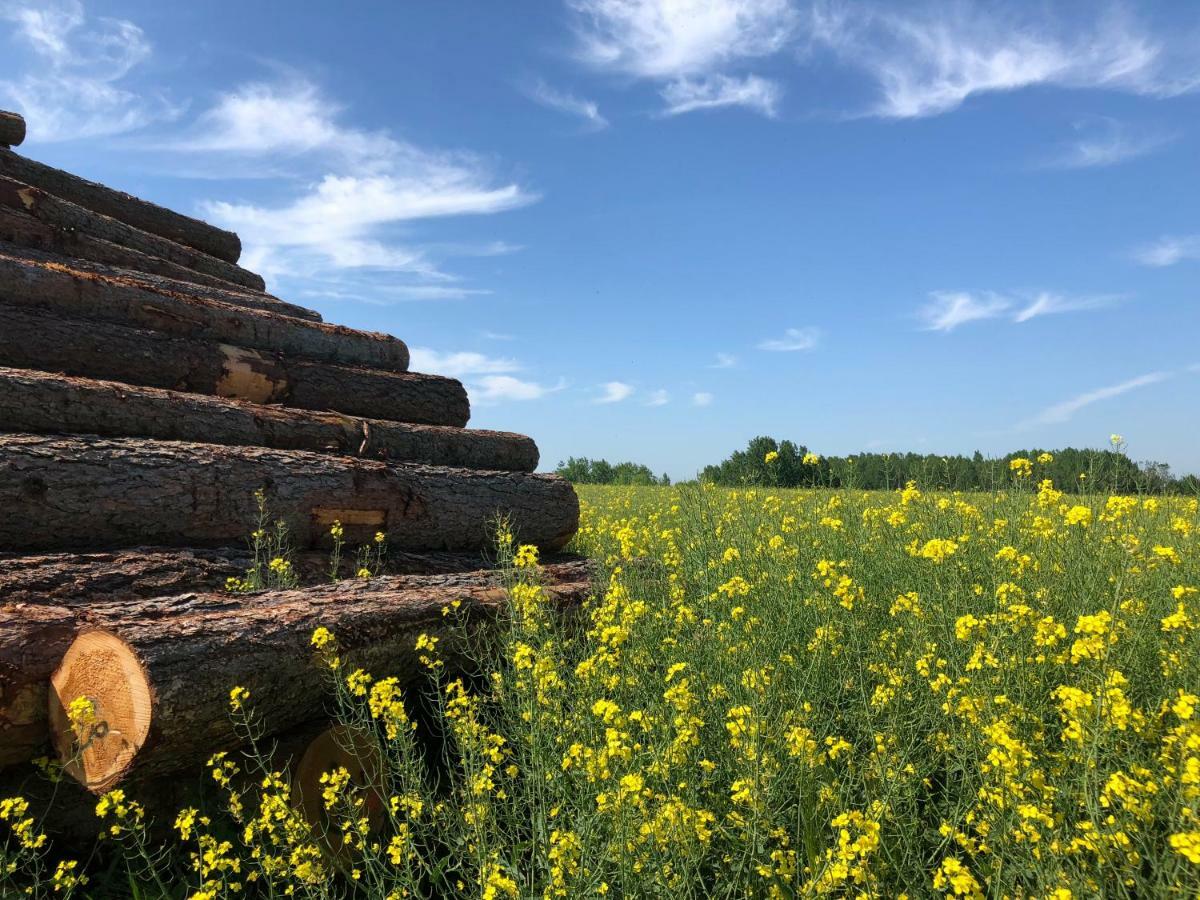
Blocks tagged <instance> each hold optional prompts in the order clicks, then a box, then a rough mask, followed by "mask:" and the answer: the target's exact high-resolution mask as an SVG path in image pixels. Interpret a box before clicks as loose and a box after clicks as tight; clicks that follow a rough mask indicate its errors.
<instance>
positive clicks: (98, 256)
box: [0, 206, 321, 322]
mask: <svg viewBox="0 0 1200 900" xmlns="http://www.w3.org/2000/svg"><path fill="white" fill-rule="evenodd" d="M0 241H7V242H8V243H10V244H16V245H17V246H19V247H26V248H28V249H30V250H41V251H44V252H46V253H56V254H58V255H60V256H70V257H72V258H74V259H81V260H88V261H89V262H96V263H102V264H103V265H108V266H116V267H118V268H122V269H128V270H129V271H131V272H143V273H149V274H153V275H160V276H163V277H165V278H170V279H172V280H174V281H177V282H181V283H184V284H188V285H190V286H192V287H193V288H194V286H195V285H206V286H208V287H215V288H221V289H224V290H226V291H230V292H231V295H235V294H236V293H237V292H240V291H245V290H246V289H245V288H243V287H241V286H239V285H236V284H232V283H230V282H228V281H224V280H223V279H220V278H214V277H213V276H211V275H205V274H203V273H201V272H197V271H195V270H194V269H188V268H186V267H184V266H180V265H176V264H175V263H173V262H168V261H167V260H165V259H159V258H158V257H157V256H150V255H149V254H147V253H142V252H141V251H140V250H133V249H131V248H129V247H122V246H121V245H120V244H114V243H112V242H110V241H106V240H104V239H103V238H98V237H94V236H92V235H90V234H85V233H84V232H82V231H73V230H71V229H67V228H55V227H54V226H52V225H47V224H46V223H45V222H40V221H38V220H37V219H35V218H34V217H33V216H31V215H29V214H28V213H25V212H21V211H20V210H16V209H10V208H9V207H7V206H0ZM179 290H187V289H186V288H183V287H182V285H181V286H180V288H179ZM250 297H251V299H253V300H256V301H257V306H258V307H259V308H262V309H273V310H275V311H277V312H282V313H285V314H287V315H293V316H296V317H297V318H301V319H312V320H313V321H316V322H319V321H321V317H320V316H319V315H318V314H317V313H315V312H313V311H312V310H306V309H305V308H304V307H302V306H294V305H293V304H290V303H286V304H285V303H283V301H279V302H273V301H274V298H272V297H270V296H269V295H266V296H258V295H256V294H251V295H250ZM264 300H265V302H264ZM227 302H232V301H227ZM243 305H247V306H249V305H254V304H252V303H251V302H249V301H247V302H246V303H244V304H243Z"/></svg>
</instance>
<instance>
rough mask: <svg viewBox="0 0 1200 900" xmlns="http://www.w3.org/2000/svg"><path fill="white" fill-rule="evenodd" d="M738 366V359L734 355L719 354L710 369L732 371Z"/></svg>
mask: <svg viewBox="0 0 1200 900" xmlns="http://www.w3.org/2000/svg"><path fill="white" fill-rule="evenodd" d="M736 365H737V357H736V356H734V355H733V354H732V353H718V354H717V361H716V362H714V363H713V364H712V365H711V366H709V368H710V369H732V368H733V367H734V366H736Z"/></svg>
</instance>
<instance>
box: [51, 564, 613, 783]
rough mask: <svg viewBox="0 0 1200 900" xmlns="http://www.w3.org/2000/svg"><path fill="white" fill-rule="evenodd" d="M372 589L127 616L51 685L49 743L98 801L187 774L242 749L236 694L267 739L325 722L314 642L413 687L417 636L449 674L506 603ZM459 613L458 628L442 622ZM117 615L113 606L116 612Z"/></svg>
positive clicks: (67, 663)
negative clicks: (76, 723)
mask: <svg viewBox="0 0 1200 900" xmlns="http://www.w3.org/2000/svg"><path fill="white" fill-rule="evenodd" d="M415 582H416V579H411V578H410V579H390V578H376V579H369V580H364V581H348V582H339V583H337V584H333V585H324V586H321V587H314V588H307V589H304V590H296V591H279V592H272V593H269V594H261V595H247V596H231V595H215V596H211V595H209V596H206V595H185V596H182V597H177V598H169V599H165V600H163V599H160V600H152V601H136V602H130V603H128V604H122V605H121V612H120V618H119V619H118V618H116V617H115V616H114V617H113V619H112V620H111V621H110V622H109V623H108V624H107V625H105V626H103V627H99V628H95V629H89V630H84V631H81V632H80V634H79V636H78V637H77V638H76V639H75V641H74V642H73V643H72V644H71V646H70V648H69V649H68V650H67V652H66V653H65V654H64V655H63V659H62V663H61V664H60V665H59V667H58V669H57V670H56V671H55V672H54V675H53V676H52V678H51V687H50V697H49V702H48V714H49V722H50V733H51V739H52V741H53V742H54V745H55V747H56V749H57V751H58V754H59V756H60V758H61V759H62V760H64V761H68V760H69V761H70V762H68V764H67V769H68V771H69V772H70V773H71V774H72V775H74V776H75V777H76V778H77V779H78V780H79V781H80V783H82V784H84V785H85V786H87V787H88V788H89V789H90V790H93V791H96V792H100V791H104V790H108V789H110V788H111V787H112V786H114V785H115V784H117V783H119V782H120V781H121V780H122V779H123V778H125V777H126V776H127V775H130V774H131V773H136V774H137V775H138V777H154V776H155V775H158V774H163V773H168V772H175V771H180V770H186V769H188V768H189V767H192V766H196V765H198V764H199V763H200V762H202V761H203V760H204V759H205V758H206V757H207V756H209V755H211V754H212V753H213V752H215V751H217V750H222V749H232V748H233V747H234V746H236V744H237V738H236V735H235V734H234V732H233V729H232V726H231V724H230V720H229V715H228V711H229V692H230V689H231V688H232V687H234V686H235V685H236V686H240V687H243V688H246V689H247V690H248V691H249V692H250V697H251V703H252V704H253V707H254V709H255V710H256V711H257V712H258V713H260V714H261V715H262V716H263V719H264V729H265V732H266V733H268V734H273V733H277V732H279V731H282V730H284V729H287V728H291V727H294V726H296V725H298V724H300V723H302V722H306V721H311V720H312V719H314V718H316V717H317V716H318V715H319V714H320V712H321V710H322V709H323V708H324V706H325V704H326V703H327V697H328V682H327V680H326V679H327V678H328V672H327V671H324V670H323V669H322V666H321V665H320V662H319V660H317V659H315V658H314V651H313V649H312V646H311V637H312V634H313V631H314V630H315V629H316V628H318V627H320V626H325V627H328V628H329V629H330V630H331V631H333V632H334V633H335V636H336V638H337V642H338V654H339V655H340V657H341V659H342V662H343V664H344V665H346V666H348V667H350V668H362V669H364V670H365V671H367V672H369V673H371V674H372V675H374V676H376V677H383V676H396V677H398V678H400V679H402V680H404V681H409V682H411V681H412V680H413V679H415V678H417V677H418V676H419V675H420V672H421V671H422V669H421V665H420V663H419V656H420V655H421V653H422V651H418V650H417V649H416V646H415V644H416V639H417V638H418V637H419V636H420V635H421V634H428V635H430V636H434V637H438V638H439V648H438V650H439V655H440V656H442V658H443V659H448V660H450V661H451V663H453V661H454V660H456V659H457V657H458V654H461V653H464V652H469V649H470V646H471V636H473V635H476V634H478V633H479V632H478V626H480V625H483V626H485V627H486V623H487V622H489V621H492V620H493V619H494V617H495V615H496V614H497V612H499V611H500V610H501V609H502V608H503V606H504V603H505V599H506V595H505V591H504V589H503V587H502V586H501V584H500V582H499V580H498V578H497V577H496V576H495V575H493V574H487V573H484V574H482V575H481V574H480V573H473V574H464V575H452V576H429V577H426V578H424V579H421V580H420V584H417V583H415ZM544 590H545V593H546V596H547V602H549V603H551V604H553V605H554V606H556V607H559V606H568V607H569V606H577V605H578V604H579V603H580V602H582V600H583V599H585V598H586V597H587V596H588V595H589V594H590V591H591V585H590V584H589V583H587V582H578V583H567V584H555V585H548V586H547V587H546V588H544ZM453 603H458V604H459V605H458V606H457V607H456V608H454V615H453V616H446V615H444V614H443V611H444V610H446V609H448V608H451V604H453ZM105 609H106V611H109V612H112V611H113V608H112V607H106V608H105ZM80 697H86V698H87V699H89V700H91V701H92V703H93V705H94V707H95V709H96V711H97V716H96V717H97V721H96V722H95V723H94V724H93V725H91V726H89V727H88V728H87V729H86V734H85V735H83V736H82V737H83V739H82V740H80V737H81V736H80V735H79V734H78V733H77V732H76V730H75V729H73V728H72V726H71V725H70V723H69V722H68V721H67V716H66V712H65V711H66V710H67V709H69V708H70V705H71V703H72V702H73V701H74V700H76V699H77V698H80Z"/></svg>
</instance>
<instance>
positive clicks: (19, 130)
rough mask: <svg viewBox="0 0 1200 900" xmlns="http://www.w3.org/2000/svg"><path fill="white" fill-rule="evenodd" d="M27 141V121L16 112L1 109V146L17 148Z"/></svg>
mask: <svg viewBox="0 0 1200 900" xmlns="http://www.w3.org/2000/svg"><path fill="white" fill-rule="evenodd" d="M23 140H25V120H24V119H23V118H21V117H20V116H19V115H17V114H16V113H15V112H8V111H7V110H3V109H0V146H4V147H16V146H18V145H19V144H20V143H21V142H22V141H23Z"/></svg>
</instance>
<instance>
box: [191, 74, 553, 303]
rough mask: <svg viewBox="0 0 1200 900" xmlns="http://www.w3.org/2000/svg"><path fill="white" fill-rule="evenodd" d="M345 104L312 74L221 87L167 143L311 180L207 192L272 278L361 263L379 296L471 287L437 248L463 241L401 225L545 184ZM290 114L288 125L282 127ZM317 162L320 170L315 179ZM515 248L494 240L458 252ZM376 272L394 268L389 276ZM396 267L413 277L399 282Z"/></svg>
mask: <svg viewBox="0 0 1200 900" xmlns="http://www.w3.org/2000/svg"><path fill="white" fill-rule="evenodd" d="M338 115H339V108H338V106H337V104H336V103H334V102H332V101H331V100H329V99H328V98H326V97H325V96H324V95H323V94H322V93H321V91H320V90H319V89H318V88H317V87H316V86H315V85H313V84H311V83H310V82H308V81H305V80H303V79H299V78H295V77H293V78H290V79H287V80H284V81H281V82H279V83H273V84H272V83H263V82H258V83H253V84H248V85H243V86H241V87H238V88H236V89H234V90H232V91H230V92H229V93H227V94H225V95H223V96H222V97H220V98H219V99H218V101H217V102H216V104H214V106H213V107H212V108H211V109H209V110H207V111H205V112H204V113H202V114H201V116H200V117H199V119H198V121H197V122H196V124H195V125H194V126H193V127H192V128H190V129H188V130H186V131H185V133H184V134H183V136H181V137H179V138H177V139H176V140H174V141H173V142H172V143H171V144H169V145H168V147H169V149H172V150H175V151H177V152H180V153H195V154H203V155H205V156H206V157H212V156H214V155H216V156H224V157H226V158H229V159H233V160H245V159H252V160H253V159H261V160H264V161H266V162H268V163H269V165H271V166H272V167H278V166H279V165H281V164H284V165H289V166H291V167H293V168H294V171H293V172H292V174H293V175H295V176H299V178H300V179H301V183H302V184H304V187H303V188H302V190H301V193H300V194H299V195H298V196H296V197H294V198H293V199H292V200H290V201H289V202H285V203H283V204H280V205H274V206H266V205H260V204H256V203H244V202H243V203H239V202H230V201H226V200H209V201H207V202H205V203H204V204H202V208H203V210H204V212H205V214H206V215H207V216H208V217H210V218H211V219H213V220H215V221H216V222H218V223H219V224H221V225H224V226H226V227H228V228H232V229H235V230H237V231H238V232H239V234H240V235H241V236H242V239H243V242H244V244H245V248H246V249H245V252H244V255H243V261H244V264H245V265H247V266H249V267H251V268H255V269H257V270H258V271H261V272H263V274H264V275H266V276H267V277H268V278H269V279H270V278H273V277H300V278H308V279H317V278H320V277H321V276H322V275H328V274H329V273H343V274H344V273H345V272H346V271H347V270H357V271H358V272H359V273H360V278H361V280H362V281H363V282H364V285H363V286H364V288H365V289H366V290H368V292H370V293H372V294H373V296H375V297H376V298H377V299H379V300H387V299H389V298H391V299H407V300H414V299H446V298H453V297H465V296H468V295H470V294H471V293H472V292H473V289H470V288H467V287H464V286H462V285H458V284H447V282H453V281H455V280H456V279H455V278H454V277H453V276H451V275H448V274H447V273H445V272H443V271H441V269H440V267H439V265H438V263H437V261H436V260H435V256H442V255H455V254H456V251H455V249H454V248H453V247H447V246H440V247H437V246H428V247H425V246H421V245H420V244H414V243H413V242H412V241H411V240H409V241H408V242H406V243H398V242H397V241H395V240H394V239H392V238H390V236H389V235H390V231H391V230H393V229H394V226H396V225H399V224H404V223H413V222H418V221H421V220H425V219H432V218H443V217H449V216H463V215H490V214H494V213H499V212H504V211H506V210H510V209H515V208H517V207H520V206H524V205H526V204H529V203H532V202H534V201H535V200H536V199H537V197H536V195H534V194H531V193H530V192H528V191H527V190H525V189H524V188H522V187H521V186H520V185H518V184H516V183H514V182H508V183H506V182H504V181H502V180H499V179H497V178H495V177H494V176H493V174H492V172H491V170H490V167H489V166H488V165H487V164H485V163H484V161H483V160H482V159H480V158H479V157H476V156H474V155H472V154H469V153H465V152H448V151H435V150H427V149H424V148H420V147H417V146H415V145H413V144H411V143H408V142H405V141H400V140H397V139H395V138H393V137H391V136H390V135H388V134H386V133H385V132H382V131H368V130H364V129H360V128H355V127H353V126H350V125H347V124H345V123H343V122H340V121H338V118H337V117H338ZM281 122H286V123H287V127H286V128H282V127H279V123H281ZM307 172H315V173H316V174H315V175H314V176H313V177H311V178H309V179H305V173H307ZM289 180H296V179H295V178H292V179H289ZM509 249H511V248H510V247H509V246H508V245H506V244H504V243H503V242H492V243H491V244H489V245H484V246H483V247H467V248H460V250H459V251H457V253H458V254H459V255H462V254H469V255H478V254H479V253H484V254H489V255H490V254H493V253H499V252H508V250H509ZM372 272H375V273H389V274H388V275H387V277H386V278H380V277H377V276H373V275H372V274H371V273H372ZM395 273H406V274H407V275H409V276H411V279H410V281H409V282H407V283H404V284H401V285H397V284H396V282H395V278H394V274H395Z"/></svg>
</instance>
